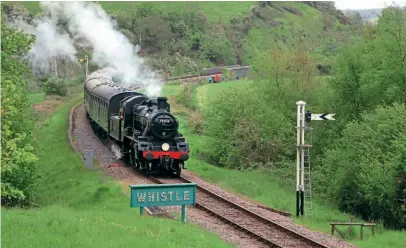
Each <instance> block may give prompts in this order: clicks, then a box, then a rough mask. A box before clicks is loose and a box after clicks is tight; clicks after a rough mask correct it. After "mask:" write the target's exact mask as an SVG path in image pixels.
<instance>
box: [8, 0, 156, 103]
mask: <svg viewBox="0 0 406 248" xmlns="http://www.w3.org/2000/svg"><path fill="white" fill-rule="evenodd" d="M41 8H42V9H43V10H44V12H45V13H46V16H45V17H43V18H42V19H40V20H36V21H35V23H36V24H37V25H36V26H35V27H34V26H32V25H29V24H27V23H22V22H21V20H20V21H18V22H16V21H15V22H14V24H17V25H18V26H19V27H21V28H23V30H24V31H26V32H28V33H31V34H35V35H36V37H37V41H36V43H35V44H34V46H33V47H32V49H31V51H30V55H29V58H30V62H31V64H32V65H34V66H33V68H35V69H36V70H39V71H49V66H48V67H47V66H45V65H49V62H48V61H49V59H50V58H52V57H54V56H59V57H61V56H62V57H67V58H69V59H71V60H73V59H74V56H73V55H74V54H76V50H75V46H74V41H78V40H80V41H85V43H81V45H86V46H90V47H92V48H93V51H92V56H91V58H92V62H94V63H96V64H97V65H99V66H101V67H109V68H112V69H113V70H114V74H115V75H118V76H119V77H120V78H121V84H122V86H124V87H127V86H129V85H130V84H143V85H145V86H146V93H147V95H149V96H153V95H155V96H156V95H159V94H160V92H161V87H162V80H161V79H160V77H159V76H158V74H156V73H155V72H153V71H152V70H150V69H149V68H147V67H146V66H145V64H144V60H143V59H142V58H141V57H139V56H138V55H137V52H138V50H139V47H138V46H134V45H133V44H131V42H130V41H129V40H128V39H127V37H126V36H125V35H123V34H122V33H121V32H119V31H118V30H117V27H116V25H115V23H114V22H113V20H112V19H111V18H110V17H109V16H108V14H107V13H106V12H105V11H104V10H103V9H102V8H101V7H100V6H99V5H98V4H95V3H92V2H41ZM58 20H62V21H63V22H64V23H65V24H66V26H67V28H68V30H69V33H70V34H68V33H63V32H61V31H59V30H58V29H57V25H56V23H57V21H58ZM76 45H78V43H76ZM45 61H46V62H45ZM37 65H38V66H37Z"/></svg>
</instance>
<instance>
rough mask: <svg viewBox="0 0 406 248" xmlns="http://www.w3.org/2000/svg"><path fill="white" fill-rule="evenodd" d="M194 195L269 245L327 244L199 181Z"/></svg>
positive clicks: (215, 213) (213, 211) (201, 206)
mask: <svg viewBox="0 0 406 248" xmlns="http://www.w3.org/2000/svg"><path fill="white" fill-rule="evenodd" d="M150 179H151V180H152V181H153V182H155V183H157V184H167V183H191V181H190V180H189V179H187V178H185V177H184V176H181V178H177V179H157V178H154V177H150ZM196 195H197V201H196V205H195V207H197V208H199V209H201V210H203V211H205V212H207V213H209V214H211V215H212V216H215V217H216V218H218V219H221V220H222V221H224V222H226V223H227V224H229V225H232V226H233V227H235V228H237V229H239V230H240V231H242V232H244V233H247V234H249V235H250V236H252V237H254V238H256V239H257V240H258V241H259V242H261V243H263V244H265V245H266V246H268V247H303V248H307V247H309V248H310V247H320V248H321V247H322V248H327V247H328V246H325V245H323V244H320V243H319V242H317V241H315V240H312V239H310V238H308V237H305V236H303V235H301V234H299V233H297V232H295V231H292V230H290V229H288V228H286V227H284V226H282V225H280V224H278V223H276V222H274V221H272V220H269V219H266V218H264V217H262V216H260V215H258V214H256V213H254V212H252V211H250V210H248V209H246V208H245V207H242V206H240V205H238V204H236V203H234V202H231V201H229V200H227V199H225V198H224V197H222V196H220V195H218V194H216V193H214V192H212V191H210V190H208V189H206V188H204V187H202V186H200V185H197V191H196Z"/></svg>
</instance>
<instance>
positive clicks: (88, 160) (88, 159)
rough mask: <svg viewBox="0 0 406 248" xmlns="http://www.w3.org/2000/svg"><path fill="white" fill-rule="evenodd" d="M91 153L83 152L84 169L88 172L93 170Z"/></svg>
mask: <svg viewBox="0 0 406 248" xmlns="http://www.w3.org/2000/svg"><path fill="white" fill-rule="evenodd" d="M93 156H94V155H93V151H84V155H83V157H84V160H85V167H86V168H87V169H89V170H91V169H93Z"/></svg>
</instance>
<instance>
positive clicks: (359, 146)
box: [315, 104, 406, 228]
mask: <svg viewBox="0 0 406 248" xmlns="http://www.w3.org/2000/svg"><path fill="white" fill-rule="evenodd" d="M405 115H406V110H405V106H404V105H399V104H395V105H393V106H390V107H378V108H377V109H376V110H375V111H373V112H371V113H364V114H362V115H361V120H360V121H359V122H358V121H353V122H350V123H349V124H348V125H347V126H346V128H345V129H344V131H343V136H342V138H340V139H339V140H338V141H337V142H336V143H335V145H334V147H333V148H331V149H328V150H327V151H326V152H325V158H324V159H323V166H321V167H320V168H318V170H317V172H316V173H315V180H316V184H315V185H318V186H319V188H318V189H320V190H323V192H325V196H326V197H327V198H328V199H330V200H331V201H332V202H334V203H336V204H337V205H338V206H339V208H340V210H342V211H348V212H352V213H354V214H359V215H361V216H362V217H363V218H365V219H371V218H372V219H381V220H383V221H384V225H385V226H391V227H395V228H397V227H400V226H402V225H403V226H404V225H405V224H406V223H405V222H403V223H399V218H398V217H399V216H398V214H397V213H400V212H401V209H400V208H401V207H400V205H401V203H400V201H401V199H403V201H404V199H405V196H404V192H403V196H400V195H398V196H396V188H398V189H401V188H402V187H404V186H402V184H401V183H397V182H398V181H399V182H400V181H401V180H400V179H397V178H398V177H399V178H402V175H403V180H404V174H402V173H403V172H402V171H404V169H405V167H404V166H405V165H402V166H403V167H401V166H399V161H400V159H399V156H401V155H403V154H404V153H406V135H405V134H404V130H405V129H406V122H405ZM397 167H398V168H397ZM396 168H397V169H396ZM315 189H316V190H317V187H315ZM398 194H400V193H398ZM396 208H397V209H396ZM403 221H404V219H403Z"/></svg>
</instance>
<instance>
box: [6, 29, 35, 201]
mask: <svg viewBox="0 0 406 248" xmlns="http://www.w3.org/2000/svg"><path fill="white" fill-rule="evenodd" d="M1 33H2V40H1V73H2V75H1V85H2V86H1V87H2V90H1V122H2V123H1V124H2V125H1V163H2V166H1V181H2V182H1V202H2V204H3V205H4V206H16V205H27V204H30V203H32V202H33V199H34V195H35V190H34V186H35V185H36V183H37V181H38V178H39V173H38V170H37V168H36V161H37V157H36V155H35V153H34V148H33V147H34V140H33V125H32V122H33V116H32V112H31V107H30V105H29V102H28V92H27V82H26V81H24V80H23V79H22V78H23V73H24V72H26V71H27V68H26V67H25V66H24V65H23V64H22V63H20V62H19V61H18V60H17V59H15V58H16V57H17V58H18V57H20V56H24V55H26V54H27V52H28V49H29V47H30V44H31V42H32V39H30V38H29V37H27V36H25V35H24V34H23V33H21V32H18V31H17V30H16V29H13V28H9V27H7V26H5V25H2V26H1Z"/></svg>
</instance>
